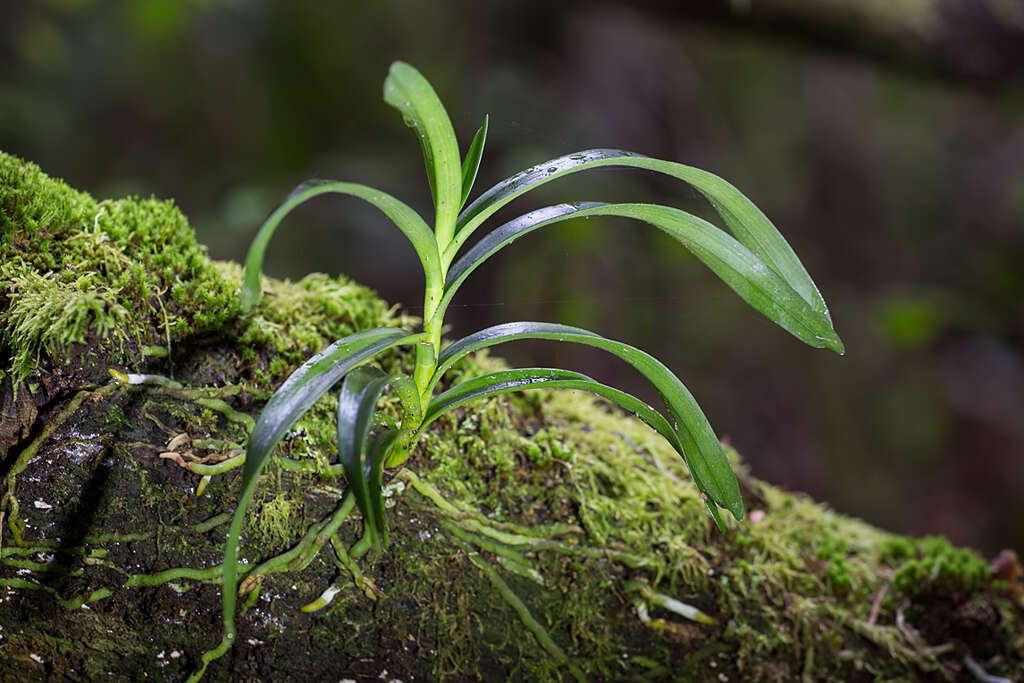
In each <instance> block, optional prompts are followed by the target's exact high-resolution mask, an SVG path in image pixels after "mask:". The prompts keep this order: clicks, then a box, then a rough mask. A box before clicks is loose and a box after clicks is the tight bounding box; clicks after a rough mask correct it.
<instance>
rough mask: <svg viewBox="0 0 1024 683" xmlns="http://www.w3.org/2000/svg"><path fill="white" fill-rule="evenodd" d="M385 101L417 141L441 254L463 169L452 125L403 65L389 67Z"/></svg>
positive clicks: (428, 89)
mask: <svg viewBox="0 0 1024 683" xmlns="http://www.w3.org/2000/svg"><path fill="white" fill-rule="evenodd" d="M384 101H385V102H387V103H388V104H390V105H391V106H392V107H394V108H395V109H397V110H398V111H400V112H402V116H403V117H404V118H405V122H406V124H407V125H409V126H410V127H412V128H414V129H415V130H416V134H417V135H418V136H419V138H420V143H421V145H422V147H423V159H424V162H425V163H426V165H427V179H428V180H429V181H430V189H431V191H432V192H433V194H434V206H435V208H436V209H437V222H436V224H435V227H436V229H437V242H438V244H439V245H441V249H442V250H443V249H444V248H445V246H447V244H448V242H449V241H450V240H451V238H452V235H453V234H454V230H455V219H456V216H457V215H458V213H459V208H460V207H461V206H462V202H461V201H460V200H461V198H462V165H461V164H460V163H459V143H458V141H457V140H456V139H455V130H454V129H453V128H452V122H451V120H450V119H449V118H448V113H447V112H446V111H445V109H444V105H443V104H441V100H440V99H439V98H438V96H437V93H435V92H434V89H433V88H432V87H431V86H430V83H428V82H427V79H425V78H424V77H423V75H422V74H420V72H419V71H417V70H416V69H415V68H413V67H411V66H409V65H408V64H406V63H404V62H395V63H394V64H392V65H391V69H390V70H389V71H388V77H387V79H385V81H384Z"/></svg>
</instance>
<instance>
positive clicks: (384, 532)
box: [363, 429, 400, 547]
mask: <svg viewBox="0 0 1024 683" xmlns="http://www.w3.org/2000/svg"><path fill="white" fill-rule="evenodd" d="M399 435H400V432H399V431H398V430H397V429H383V430H380V431H378V432H375V433H373V434H371V435H370V441H369V443H368V444H367V446H366V462H365V464H364V470H363V471H364V473H365V475H366V484H367V487H368V488H369V490H370V502H371V504H372V505H373V514H374V518H375V519H376V520H377V536H378V537H379V538H380V541H381V545H382V546H385V547H386V546H387V544H388V527H387V517H386V516H385V512H384V496H383V490H384V463H385V462H386V461H387V458H388V454H389V453H390V452H391V450H392V448H393V447H394V446H395V443H396V442H397V441H398V437H399Z"/></svg>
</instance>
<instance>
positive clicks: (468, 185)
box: [459, 116, 490, 209]
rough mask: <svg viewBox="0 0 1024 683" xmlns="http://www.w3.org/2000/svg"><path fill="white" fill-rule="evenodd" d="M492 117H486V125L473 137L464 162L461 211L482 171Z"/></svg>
mask: <svg viewBox="0 0 1024 683" xmlns="http://www.w3.org/2000/svg"><path fill="white" fill-rule="evenodd" d="M489 120H490V117H488V116H484V125H482V126H480V129H479V130H478V131H477V132H476V135H474V136H473V142H472V143H471V144H470V145H469V149H468V150H467V151H466V158H465V159H463V161H462V201H461V202H460V203H459V208H460V209H461V208H462V207H463V206H465V204H466V200H467V199H469V193H470V192H472V191H473V183H474V182H475V181H476V173H477V171H479V170H480V159H481V158H482V157H483V154H484V143H486V142H487V124H488V122H489Z"/></svg>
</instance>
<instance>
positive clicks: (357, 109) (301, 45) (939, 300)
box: [0, 0, 1024, 553]
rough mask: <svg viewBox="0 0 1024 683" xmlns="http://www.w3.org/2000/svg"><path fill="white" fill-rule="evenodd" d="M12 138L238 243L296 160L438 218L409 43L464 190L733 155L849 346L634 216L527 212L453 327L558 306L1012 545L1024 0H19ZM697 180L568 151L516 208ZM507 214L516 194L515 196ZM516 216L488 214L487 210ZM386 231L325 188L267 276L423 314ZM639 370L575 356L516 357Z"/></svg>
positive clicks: (930, 519)
mask: <svg viewBox="0 0 1024 683" xmlns="http://www.w3.org/2000/svg"><path fill="white" fill-rule="evenodd" d="M4 5H5V7H4V9H3V15H4V20H3V22H2V23H0V149H3V150H5V151H7V152H10V153H13V154H16V155H19V156H22V157H25V158H27V159H31V160H33V161H35V162H37V163H39V164H40V165H41V166H42V167H43V169H44V170H45V171H47V172H48V173H50V174H52V175H55V176H59V177H63V178H65V179H66V180H67V181H68V182H69V183H70V184H71V185H73V186H76V187H79V188H83V189H87V190H89V191H90V192H92V193H94V194H95V195H97V196H100V197H107V196H122V195H125V194H138V195H144V196H148V195H150V194H152V195H156V196H158V197H173V198H174V199H175V200H176V201H177V203H178V204H179V205H180V206H181V208H182V209H183V211H184V212H185V213H186V214H187V215H188V216H189V218H190V219H191V220H192V222H193V224H194V225H195V227H196V230H197V232H198V233H199V238H200V240H201V241H203V242H204V243H206V244H207V245H209V250H210V253H211V255H213V256H214V257H217V258H230V259H240V258H241V257H242V256H243V254H244V251H245V249H246V247H247V245H248V242H249V240H250V239H251V237H252V236H253V233H254V231H255V229H256V228H257V227H258V225H259V223H260V221H261V220H262V218H263V217H265V215H266V214H267V213H268V212H269V211H270V210H271V209H272V208H273V207H274V206H275V205H276V204H277V203H278V202H279V201H280V200H281V199H282V198H283V197H284V196H285V195H286V194H287V193H288V192H289V191H290V189H291V188H292V187H293V186H294V185H296V184H297V183H298V182H300V181H301V180H303V179H305V178H307V177H312V176H320V177H328V178H337V179H342V180H354V181H358V182H363V183H367V184H370V185H375V186H378V187H380V188H381V189H384V190H386V191H388V192H390V193H393V194H395V195H397V196H399V197H401V198H403V199H405V200H406V201H407V202H409V203H410V204H411V205H412V206H413V207H414V208H416V209H418V210H420V211H421V212H422V213H423V214H425V215H432V210H431V209H430V200H429V195H428V189H427V185H426V182H425V179H424V175H423V168H422V162H421V157H420V152H419V146H418V145H417V144H416V142H415V140H414V139H413V136H412V134H411V133H410V132H409V131H408V130H407V129H405V128H404V126H403V124H402V121H401V118H400V116H399V115H398V114H397V113H396V112H394V111H393V110H392V109H390V108H389V107H387V106H386V105H385V104H384V103H383V102H382V101H381V83H382V81H383V79H384V76H385V74H386V72H387V67H388V64H389V63H390V62H391V61H392V60H394V59H403V60H406V61H408V62H410V63H412V64H414V65H415V66H417V67H418V68H419V69H420V70H421V71H422V72H423V73H424V74H425V75H426V76H427V77H428V78H429V79H430V80H431V82H432V83H433V85H434V87H435V88H436V89H437V91H438V92H439V94H440V96H441V98H442V99H443V101H444V102H445V104H446V106H447V108H448V111H449V113H450V114H451V116H452V119H453V121H454V123H455V127H456V131H457V133H458V134H459V136H460V138H461V143H462V146H463V149H465V145H467V144H468V142H469V140H470V139H471V136H472V134H473V133H474V131H475V130H476V128H477V127H478V126H479V125H480V123H481V121H482V119H483V116H484V114H485V113H489V114H490V116H491V126H490V137H489V139H488V144H487V150H486V152H485V155H484V163H483V166H482V169H481V172H480V176H479V178H478V180H477V186H476V188H477V189H476V192H477V193H479V192H480V191H481V190H483V189H485V188H486V187H488V186H490V185H491V184H493V183H494V182H496V181H498V180H500V179H502V178H504V177H506V176H507V175H510V174H511V173H513V172H515V171H517V170H519V169H521V168H523V167H526V166H531V165H533V164H535V163H538V162H541V161H543V160H545V159H549V158H552V157H555V156H559V155H562V154H565V153H569V152H573V151H576V150H579V149H584V148H590V147H620V148H625V149H631V150H634V151H638V152H642V153H645V154H648V155H651V156H656V157H660V158H665V159H671V160H677V161H682V162H684V163H689V164H692V165H695V166H699V167H701V168H706V169H708V170H711V171H713V172H715V173H718V174H720V175H722V176H724V177H725V178H727V179H729V180H730V181H732V182H733V183H734V184H736V185H737V186H738V187H739V188H740V189H742V190H743V191H744V192H745V193H746V194H747V195H748V196H750V197H751V198H752V199H753V200H754V201H755V202H756V203H757V204H758V205H759V206H760V207H762V209H763V210H764V211H765V212H766V213H767V214H768V215H769V216H770V217H771V218H772V219H773V220H774V221H775V223H776V224H777V225H778V226H779V227H780V229H781V230H782V232H783V233H784V234H785V235H786V237H787V238H788V239H789V241H790V242H791V244H792V245H793V246H794V248H795V249H796V251H797V253H798V254H799V255H800V257H801V258H802V259H803V261H804V263H805V265H806V266H807V268H808V270H809V271H810V272H811V274H812V276H813V277H814V278H815V279H816V280H817V282H818V284H819V286H820V288H821V290H822V292H823V293H824V295H825V298H826V300H827V301H828V302H829V303H830V305H831V308H832V313H833V317H834V319H835V321H836V327H837V329H838V331H839V332H840V334H841V335H842V336H843V338H844V340H845V342H846V346H847V349H848V352H847V354H846V356H845V357H838V356H835V355H833V354H830V353H828V352H825V351H820V350H813V349H809V348H807V347H805V346H803V345H802V344H800V343H799V342H798V341H796V340H794V339H793V338H791V337H789V336H788V335H787V334H786V333H784V332H783V331H781V330H780V329H778V328H776V327H774V326H773V325H771V324H770V323H768V322H767V321H766V320H764V319H763V318H762V317H761V316H760V315H758V314H757V313H755V312H753V311H751V310H750V309H749V308H747V307H746V306H745V304H743V302H742V301H741V300H740V299H738V298H737V297H736V296H735V295H734V294H733V293H732V292H731V291H729V290H728V289H727V288H726V287H725V286H724V285H723V284H721V283H720V282H719V281H717V280H716V279H715V278H714V277H713V276H712V274H711V273H710V272H709V271H707V270H706V269H705V268H704V267H703V266H702V265H701V264H700V263H699V262H697V261H696V259H695V258H693V257H692V256H690V255H689V254H688V253H687V252H686V251H684V250H683V249H682V248H681V247H679V246H678V245H676V244H675V243H674V242H671V241H670V240H668V239H667V238H665V237H664V236H663V235H661V233H659V232H657V231H655V230H652V229H650V228H648V227H645V226H642V225H640V224H635V223H623V222H617V221H613V220H603V221H602V220H596V219H594V220H590V221H578V222H575V223H568V224H565V225H563V226H562V227H559V228H553V229H551V230H549V231H546V232H540V233H538V234H536V235H533V236H531V237H529V238H527V239H526V240H524V241H522V242H520V243H518V244H517V245H516V246H514V247H512V248H510V249H508V250H506V251H505V252H504V253H503V254H502V256H500V257H498V258H496V259H495V260H493V261H492V262H491V263H490V264H489V265H488V267H486V268H484V269H481V270H480V271H478V272H477V273H475V274H474V275H473V277H472V278H471V279H470V280H469V281H468V282H467V285H466V287H465V288H464V289H463V291H462V292H461V293H460V295H459V296H458V297H457V299H456V306H455V308H454V309H453V311H452V315H451V323H452V327H453V331H454V332H457V333H459V334H463V333H468V332H470V331H473V330H475V329H478V328H480V327H483V326H486V325H489V324H494V323H497V322H503V321H508V320H548V321H560V322H565V323H569V324H573V325H579V326H582V327H587V328H591V329H594V330H595V331H598V332H600V333H602V334H604V335H606V336H609V337H613V338H618V339H622V340H624V341H628V342H630V343H633V344H636V345H638V346H640V347H642V348H644V349H646V350H648V351H650V352H651V353H653V354H654V355H656V356H658V357H659V358H661V359H662V360H664V361H665V362H666V363H667V364H668V365H669V366H670V367H672V368H673V369H674V370H675V371H676V372H677V373H678V374H679V375H680V376H681V377H682V378H683V379H684V381H685V382H687V384H688V385H689V387H690V388H691V390H692V391H693V393H694V394H695V395H696V396H697V398H698V400H699V401H700V402H701V404H702V405H703V406H704V408H705V410H706V412H707V413H708V416H709V417H710V418H711V421H712V423H713V424H714V425H715V427H716V429H717V430H718V431H719V433H720V434H721V435H724V436H727V437H728V438H730V439H731V441H732V442H733V444H734V445H735V446H736V447H737V448H738V449H739V450H740V451H741V452H742V453H743V454H744V456H745V457H746V459H747V461H748V462H749V463H750V465H751V467H752V469H753V472H754V474H755V475H757V476H759V477H762V478H765V479H768V480H771V481H773V482H776V483H779V484H781V485H783V486H786V487H789V488H791V489H795V490H802V491H807V492H809V493H811V494H812V495H813V496H815V497H816V498H818V499H821V500H824V501H828V502H829V503H830V504H831V505H833V506H834V507H835V508H836V509H838V510H840V511H842V512H845V513H850V514H854V515H858V516H861V517H863V518H865V519H867V520H869V521H871V522H874V523H878V524H881V525H884V526H885V527H887V528H890V529H893V530H896V531H901V532H908V533H942V534H946V535H948V536H949V537H950V538H952V539H953V540H954V541H956V542H959V543H967V544H971V545H974V546H976V547H979V548H981V549H982V550H984V551H986V552H989V553H993V552H994V551H997V550H999V549H1000V548H1002V547H1007V546H1009V547H1016V548H1018V549H1024V514H1022V513H1024V502H1022V500H1024V498H1022V496H1020V495H1019V494H1020V492H1021V491H1022V486H1024V415H1022V409H1024V263H1022V259H1024V5H1022V4H1021V3H1020V2H1018V1H1017V0H963V1H962V2H961V1H958V0H917V1H916V2H910V3H899V2H874V1H872V2H867V1H866V0H835V1H834V2H829V3H820V2H816V0H771V1H769V0H745V1H740V0H732V1H731V2H724V1H721V2H719V1H712V0H708V1H707V2H699V3H698V2H693V3H686V2H682V3H665V4H664V5H663V4H658V3H653V2H646V3H644V2H640V3H632V4H631V5H630V6H629V7H628V8H627V7H625V6H623V5H618V4H614V3H607V2H598V1H593V0H592V1H590V2H563V3H534V2H523V3H498V2H450V3H440V2H438V3H411V2H401V1H399V0H376V1H375V2H373V3H355V2H348V3H345V2H271V1H269V0H262V1H261V0H252V1H248V2H246V1H244V0H121V1H111V2H98V1H91V0H47V1H45V2H35V3H30V2H11V3H4ZM569 200H606V201H616V200H619V201H632V200H649V201H657V202H662V203H668V204H673V205H676V206H679V207H681V208H686V209H688V210H691V211H694V212H697V213H699V214H701V215H705V216H707V217H709V218H710V217H712V216H713V213H712V212H710V211H709V207H707V206H706V205H705V204H704V203H703V202H702V201H701V200H700V198H699V196H698V195H697V194H696V193H695V192H693V191H692V190H690V189H689V188H688V187H686V186H683V185H681V184H680V183H677V182H674V181H670V180H668V179H666V178H663V177H660V176H654V175H650V174H644V173H643V172H640V171H630V170H612V169H609V170H601V171H595V172H591V173H586V174H580V175H577V176H573V177H571V178H567V179H564V180H561V181H558V182H555V183H551V184H549V185H547V186H545V187H544V188H543V190H541V191H538V192H535V193H531V195H529V196H528V197H524V198H523V199H521V200H518V201H517V202H516V203H514V205H513V206H514V208H515V209H516V210H517V211H516V212H515V213H518V212H520V211H525V210H528V209H532V208H536V207H538V206H542V205H545V204H548V203H553V202H558V201H569ZM515 213H509V212H505V213H503V214H502V215H503V216H512V215H515ZM497 224H498V223H497V222H495V223H492V225H493V226H496V225H497ZM402 239H403V238H402V237H401V235H400V233H398V231H397V230H395V229H393V228H390V227H389V226H387V224H386V223H385V222H384V220H383V219H382V218H381V217H380V215H379V214H377V213H376V211H375V210H374V209H372V208H370V207H369V206H368V205H364V204H361V203H360V202H358V201H357V200H343V199H337V198H335V199H321V200H318V201H317V202H314V203H312V204H311V205H309V206H308V207H305V208H303V209H302V210H300V211H299V212H298V213H297V215H294V216H293V217H292V218H291V219H289V221H288V222H287V223H286V225H285V226H284V228H283V229H282V230H281V231H280V232H279V233H278V237H277V238H276V239H275V241H274V242H273V243H272V247H271V249H270V251H269V259H268V263H267V266H266V270H267V271H268V272H269V273H270V274H273V275H276V276H281V277H285V276H287V277H291V278H298V277H301V276H302V275H303V274H305V273H307V272H309V271H312V270H320V271H326V272H329V273H338V272H345V273H348V274H350V275H352V276H353V277H355V278H356V279H357V280H359V281H361V282H363V283H365V284H368V285H370V286H372V287H374V288H376V289H377V290H378V291H379V292H380V293H381V295H382V296H384V297H385V298H387V299H389V300H391V301H395V302H401V303H402V304H403V305H405V306H406V308H408V309H409V310H410V311H412V312H416V311H417V310H421V303H422V302H421V287H422V281H421V275H420V274H419V265H418V263H417V261H416V260H415V256H414V254H413V251H412V249H411V248H410V247H409V246H408V245H407V244H403V242H402ZM501 353H502V354H503V355H505V356H506V357H508V358H510V359H511V360H513V361H514V362H518V363H531V364H560V365H564V366H566V367H571V368H574V369H579V370H582V371H585V372H587V373H589V374H592V375H594V376H596V377H598V378H600V379H602V380H605V381H608V382H610V383H618V384H620V385H622V386H624V387H626V388H631V389H633V390H637V391H639V390H640V389H641V383H640V382H639V381H638V380H637V379H636V378H635V377H634V376H633V375H632V374H631V373H630V372H628V368H626V367H624V366H621V365H619V364H616V363H613V362H611V361H610V360H609V359H608V358H606V357H605V356H603V355H602V354H600V353H598V352H595V353H590V352H588V351H587V350H581V349H579V348H573V347H569V346H566V345H559V344H555V345H537V346H521V347H516V346H509V347H506V348H505V349H504V350H503V351H501Z"/></svg>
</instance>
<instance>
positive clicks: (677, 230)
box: [437, 202, 843, 353]
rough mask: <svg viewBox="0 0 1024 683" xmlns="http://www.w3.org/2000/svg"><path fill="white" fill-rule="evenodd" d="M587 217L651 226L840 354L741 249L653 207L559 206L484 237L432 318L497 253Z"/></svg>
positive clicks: (810, 312)
mask: <svg viewBox="0 0 1024 683" xmlns="http://www.w3.org/2000/svg"><path fill="white" fill-rule="evenodd" d="M590 216H622V217H624V218H632V219H635V220H639V221H643V222H645V223H649V224H650V225H653V226H654V227H656V228H658V229H659V230H662V231H663V232H665V233H667V234H668V235H671V236H672V237H673V238H674V239H676V240H677V241H678V242H680V243H681V244H682V245H683V246H684V247H686V248H687V249H688V250H690V252H692V253H693V254H694V255H695V256H697V258H699V259H700V260H701V261H702V262H704V264H705V265H707V266H708V267H709V268H711V270H712V271H714V272H715V274H716V275H718V276H719V277H720V278H721V279H722V280H723V281H724V282H725V283H726V284H727V285H729V287H730V288H732V290H733V291H734V292H736V293H737V294H738V295H739V296H740V297H742V298H743V300H744V301H746V302H747V303H749V304H750V305H751V306H753V307H754V308H755V309H756V310H758V311H760V312H761V313H762V314H763V315H764V316H765V317H767V318H768V319H769V320H771V321H773V322H775V323H777V324H778V325H779V326H780V327H782V328H783V329H785V330H787V331H788V332H790V333H791V334H792V335H793V336H795V337H796V338H798V339H800V340H801V341H803V342H805V343H806V344H809V345H810V346H814V347H818V348H821V347H824V348H828V349H832V350H833V351H836V352H837V353H842V352H843V343H842V340H840V339H839V335H838V334H836V332H835V330H834V329H833V328H832V323H831V321H830V320H829V318H828V316H827V315H825V314H823V313H821V312H819V311H817V310H815V309H814V308H813V307H812V306H811V305H810V304H809V303H808V302H807V301H805V300H804V299H803V298H802V297H801V296H800V295H799V294H798V293H797V292H796V291H795V290H794V289H793V288H792V287H790V285H789V283H787V282H786V281H785V280H784V279H783V278H782V277H781V276H780V275H778V274H777V273H776V272H775V271H774V270H772V269H771V268H769V267H768V266H767V265H766V264H765V263H764V262H762V261H761V260H760V259H759V258H758V257H757V256H756V255H755V254H754V253H752V252H751V251H750V250H749V249H747V248H746V247H745V246H744V245H742V244H740V242H738V241H737V240H736V239H735V238H733V237H732V236H730V235H729V234H728V233H726V232H725V231H723V230H720V229H719V228H716V227H715V226H714V225H712V224H711V223H708V222H707V221H705V220H703V219H701V218H698V217H696V216H694V215H692V214H689V213H687V212H685V211H681V210H679V209H674V208H672V207H668V206H660V205H657V204H601V203H596V202H585V203H580V204H558V205H556V206H549V207H545V208H543V209H538V210H536V211H532V212H530V213H528V214H525V215H523V216H520V217H519V218H516V219H514V220H512V221H509V222H508V223H505V224H504V225H502V226H500V227H498V228H496V229H495V230H493V231H491V232H490V233H488V234H487V235H485V236H484V237H483V238H482V239H481V240H480V241H479V242H477V243H476V244H474V245H473V247H472V248H471V249H470V250H469V251H468V252H466V254H465V255H463V256H462V257H461V258H460V259H459V260H458V261H457V262H456V263H455V264H454V265H453V266H452V267H451V269H450V270H449V272H448V277H447V280H446V282H445V295H444V298H443V299H442V301H441V306H440V307H439V308H438V313H437V315H441V316H443V315H444V311H445V309H446V308H447V306H448V304H449V303H450V302H451V299H452V297H453V296H454V295H455V292H456V291H457V290H458V288H459V286H460V285H461V284H462V282H463V281H464V280H465V279H466V277H468V275H469V274H470V273H471V272H473V270H475V269H476V268H477V267H478V266H479V265H480V264H481V263H483V262H484V261H485V260H486V259H488V258H489V257H490V256H491V255H493V254H494V253H495V252H497V251H498V250H499V249H501V248H503V247H505V246H508V245H509V244H511V243H512V242H514V241H515V240H517V239H519V238H520V237H522V236H524V235H526V234H529V233H530V232H533V231H534V230H537V229H539V228H542V227H545V226H548V225H552V224H554V223H558V222H559V221H564V220H567V219H570V218H586V217H590Z"/></svg>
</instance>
